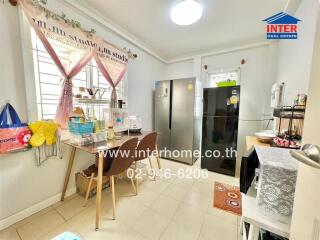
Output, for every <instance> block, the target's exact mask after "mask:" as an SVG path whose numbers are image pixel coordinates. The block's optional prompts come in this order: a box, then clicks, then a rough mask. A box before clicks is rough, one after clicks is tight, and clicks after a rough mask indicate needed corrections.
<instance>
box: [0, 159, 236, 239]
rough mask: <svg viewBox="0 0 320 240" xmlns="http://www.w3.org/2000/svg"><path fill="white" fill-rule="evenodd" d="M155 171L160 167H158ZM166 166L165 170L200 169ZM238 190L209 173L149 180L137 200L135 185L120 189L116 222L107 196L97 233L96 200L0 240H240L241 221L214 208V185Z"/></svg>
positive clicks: (26, 223) (41, 216) (55, 209)
mask: <svg viewBox="0 0 320 240" xmlns="http://www.w3.org/2000/svg"><path fill="white" fill-rule="evenodd" d="M154 165H156V164H154ZM198 165H199V161H198V162H197V163H196V164H195V166H193V167H190V166H188V165H184V164H179V163H176V162H172V161H168V160H162V168H163V169H165V168H169V169H171V170H173V171H177V170H178V169H179V168H193V169H197V168H199V166H198ZM214 181H219V182H223V183H227V184H231V185H238V179H236V178H231V177H227V176H224V175H220V174H215V173H211V172H210V173H209V177H208V179H198V180H195V179H184V180H180V179H177V178H176V177H175V178H171V179H159V178H158V179H157V180H156V181H151V180H149V179H148V178H145V179H144V180H143V181H142V182H140V184H139V190H138V191H139V194H138V196H134V194H133V192H132V186H131V183H130V182H129V181H127V180H119V181H118V183H117V184H116V195H117V201H116V204H117V207H116V211H117V212H116V220H112V207H111V206H112V205H111V194H110V189H107V190H105V191H104V192H103V195H102V214H101V229H100V230H99V231H95V230H94V223H95V199H94V198H93V199H90V201H89V203H88V204H87V206H86V207H83V198H82V197H80V196H78V195H73V196H70V197H68V198H67V199H66V201H65V202H63V203H61V202H58V203H56V204H54V205H53V206H51V207H49V208H46V209H44V210H42V211H40V212H39V213H36V214H34V215H32V216H31V217H29V218H27V219H24V220H22V221H20V222H18V223H16V224H14V225H13V226H11V227H9V228H7V229H5V230H3V231H1V232H0V240H46V239H51V238H53V237H54V236H56V235H58V234H60V233H62V232H64V231H70V232H73V233H75V234H77V235H79V236H81V239H83V240H105V239H108V240H112V239H120V240H127V239H128V240H143V239H160V240H171V239H172V240H180V239H181V240H189V239H190V240H220V239H223V240H237V239H241V238H240V236H239V234H238V226H239V222H240V218H239V217H237V216H236V215H233V214H230V213H227V212H224V211H220V210H218V209H215V208H213V207H212V204H213V203H212V201H213V183H214Z"/></svg>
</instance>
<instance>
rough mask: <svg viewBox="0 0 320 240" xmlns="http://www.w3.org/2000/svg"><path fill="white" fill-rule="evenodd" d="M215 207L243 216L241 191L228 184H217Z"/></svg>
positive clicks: (215, 188) (215, 186)
mask: <svg viewBox="0 0 320 240" xmlns="http://www.w3.org/2000/svg"><path fill="white" fill-rule="evenodd" d="M213 207H215V208H219V209H221V210H224V211H227V212H230V213H233V214H236V215H239V216H241V215H242V205H241V193H240V189H239V188H238V187H235V186H230V185H228V184H223V183H219V182H215V183H214V199H213Z"/></svg>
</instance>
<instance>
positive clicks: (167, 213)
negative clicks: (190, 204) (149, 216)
mask: <svg viewBox="0 0 320 240" xmlns="http://www.w3.org/2000/svg"><path fill="white" fill-rule="evenodd" d="M180 205H181V202H180V201H177V200H175V199H172V198H170V197H167V196H165V195H160V196H159V198H158V199H157V200H156V201H155V202H153V204H152V205H151V206H150V208H151V209H152V210H154V211H155V212H157V213H159V214H160V215H162V216H164V217H168V218H171V217H172V216H173V215H174V214H175V213H176V211H177V209H178V208H179V206H180Z"/></svg>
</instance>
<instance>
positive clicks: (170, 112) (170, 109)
mask: <svg viewBox="0 0 320 240" xmlns="http://www.w3.org/2000/svg"><path fill="white" fill-rule="evenodd" d="M172 88H173V81H172V80H170V98H169V129H171V125H172V93H173V89H172Z"/></svg>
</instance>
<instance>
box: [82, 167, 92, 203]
mask: <svg viewBox="0 0 320 240" xmlns="http://www.w3.org/2000/svg"><path fill="white" fill-rule="evenodd" d="M93 177H94V173H91V176H90V180H89V184H88V188H87V192H86V199H85V200H84V205H83V206H84V207H85V206H86V205H87V202H88V198H89V193H90V190H91V185H92V181H93Z"/></svg>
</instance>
